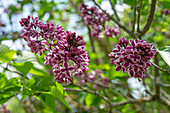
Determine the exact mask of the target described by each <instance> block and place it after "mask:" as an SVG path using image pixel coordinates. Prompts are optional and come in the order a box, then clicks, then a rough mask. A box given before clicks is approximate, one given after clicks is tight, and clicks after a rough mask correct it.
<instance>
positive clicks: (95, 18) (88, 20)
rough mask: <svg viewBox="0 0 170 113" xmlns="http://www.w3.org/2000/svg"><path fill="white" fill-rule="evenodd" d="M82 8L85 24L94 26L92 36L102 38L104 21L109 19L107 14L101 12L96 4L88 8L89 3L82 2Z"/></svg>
mask: <svg viewBox="0 0 170 113" xmlns="http://www.w3.org/2000/svg"><path fill="white" fill-rule="evenodd" d="M80 10H81V17H82V18H84V21H85V24H86V25H87V26H89V27H91V28H92V32H91V35H92V37H95V38H100V33H101V32H102V28H103V23H104V22H105V21H109V18H108V17H107V15H106V14H104V13H103V12H99V9H98V8H97V7H96V6H92V7H90V8H88V6H87V5H85V4H82V5H81V7H80Z"/></svg>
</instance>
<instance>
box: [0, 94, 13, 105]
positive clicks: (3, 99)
mask: <svg viewBox="0 0 170 113" xmlns="http://www.w3.org/2000/svg"><path fill="white" fill-rule="evenodd" d="M13 96H14V95H12V96H10V97H8V98H2V99H0V104H3V103H5V102H7V101H8V100H9V99H11V98H12V97H13Z"/></svg>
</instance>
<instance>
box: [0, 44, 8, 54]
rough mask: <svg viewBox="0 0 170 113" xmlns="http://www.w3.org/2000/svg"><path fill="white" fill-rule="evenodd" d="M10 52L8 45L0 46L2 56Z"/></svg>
mask: <svg viewBox="0 0 170 113" xmlns="http://www.w3.org/2000/svg"><path fill="white" fill-rule="evenodd" d="M8 51H9V47H8V46H6V45H0V54H3V53H5V52H8Z"/></svg>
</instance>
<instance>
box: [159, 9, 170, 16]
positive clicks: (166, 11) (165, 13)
mask: <svg viewBox="0 0 170 113" xmlns="http://www.w3.org/2000/svg"><path fill="white" fill-rule="evenodd" d="M161 13H162V14H164V15H168V14H170V10H168V9H164V10H163V11H161Z"/></svg>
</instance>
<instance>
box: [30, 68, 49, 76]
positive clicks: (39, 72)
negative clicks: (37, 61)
mask: <svg viewBox="0 0 170 113" xmlns="http://www.w3.org/2000/svg"><path fill="white" fill-rule="evenodd" d="M30 73H32V74H34V75H37V76H49V75H48V73H46V72H45V71H43V70H41V69H38V68H35V67H32V68H31V70H30Z"/></svg>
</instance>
